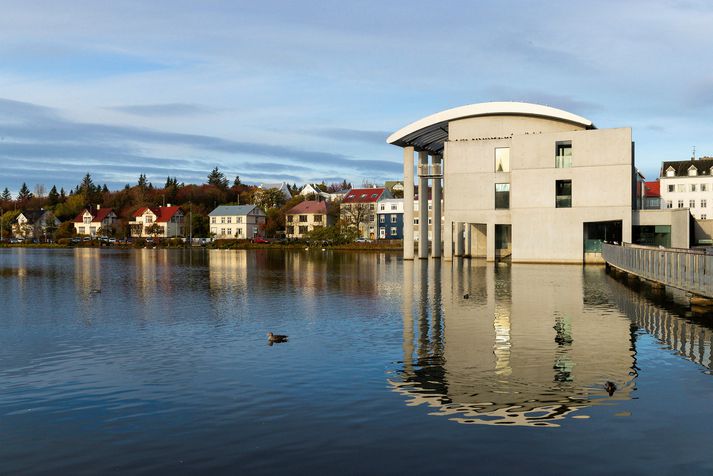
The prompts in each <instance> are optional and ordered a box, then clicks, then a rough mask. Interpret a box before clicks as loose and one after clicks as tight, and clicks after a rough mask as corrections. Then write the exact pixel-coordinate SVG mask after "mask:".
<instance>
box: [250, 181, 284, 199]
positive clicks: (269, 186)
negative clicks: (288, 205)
mask: <svg viewBox="0 0 713 476" xmlns="http://www.w3.org/2000/svg"><path fill="white" fill-rule="evenodd" d="M257 188H260V189H262V190H273V189H274V190H279V191H280V192H281V193H282V196H283V197H285V200H289V199H290V198H292V194H291V193H290V187H288V186H287V183H286V182H278V183H261V184H260V185H258V186H257Z"/></svg>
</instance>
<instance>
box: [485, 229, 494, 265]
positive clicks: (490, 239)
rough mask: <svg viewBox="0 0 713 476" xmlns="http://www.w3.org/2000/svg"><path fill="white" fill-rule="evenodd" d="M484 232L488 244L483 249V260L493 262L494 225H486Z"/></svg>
mask: <svg viewBox="0 0 713 476" xmlns="http://www.w3.org/2000/svg"><path fill="white" fill-rule="evenodd" d="M486 230H487V231H486V235H487V240H488V243H487V245H486V247H485V248H486V252H485V258H486V259H487V260H488V261H495V223H488V225H487V228H486Z"/></svg>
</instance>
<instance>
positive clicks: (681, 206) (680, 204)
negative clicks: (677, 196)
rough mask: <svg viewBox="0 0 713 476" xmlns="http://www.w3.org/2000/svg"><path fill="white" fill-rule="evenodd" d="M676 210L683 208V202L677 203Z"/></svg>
mask: <svg viewBox="0 0 713 476" xmlns="http://www.w3.org/2000/svg"><path fill="white" fill-rule="evenodd" d="M678 208H683V200H679V201H678Z"/></svg>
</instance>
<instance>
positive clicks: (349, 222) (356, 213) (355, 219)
mask: <svg viewBox="0 0 713 476" xmlns="http://www.w3.org/2000/svg"><path fill="white" fill-rule="evenodd" d="M374 213H375V211H374V210H372V209H371V207H370V206H369V204H368V203H348V204H344V205H343V206H342V207H341V209H340V219H341V221H342V223H343V225H344V226H347V227H349V228H352V229H353V230H355V231H357V232H358V233H359V234H360V235H366V232H367V231H368V226H369V223H370V222H371V221H372V220H371V218H372V216H373V214H374Z"/></svg>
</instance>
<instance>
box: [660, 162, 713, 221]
mask: <svg viewBox="0 0 713 476" xmlns="http://www.w3.org/2000/svg"><path fill="white" fill-rule="evenodd" d="M712 173H713V157H703V158H700V159H698V160H695V159H691V160H679V161H671V162H664V163H663V165H662V166H661V174H660V175H661V176H660V177H659V182H660V190H659V193H660V195H661V208H669V209H673V208H688V209H690V211H691V214H692V215H693V217H694V218H696V219H699V220H707V219H709V218H713V175H711V174H712Z"/></svg>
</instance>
